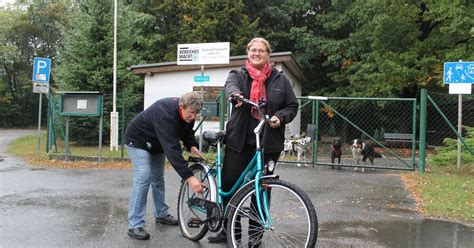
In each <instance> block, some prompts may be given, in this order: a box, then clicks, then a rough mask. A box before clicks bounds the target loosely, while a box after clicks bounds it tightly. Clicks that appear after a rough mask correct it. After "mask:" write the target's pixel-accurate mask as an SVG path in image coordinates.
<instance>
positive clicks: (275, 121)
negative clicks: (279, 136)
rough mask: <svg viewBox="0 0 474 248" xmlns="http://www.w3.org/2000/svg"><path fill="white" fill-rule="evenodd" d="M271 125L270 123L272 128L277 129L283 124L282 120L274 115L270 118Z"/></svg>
mask: <svg viewBox="0 0 474 248" xmlns="http://www.w3.org/2000/svg"><path fill="white" fill-rule="evenodd" d="M269 123H270V127H271V128H277V127H279V126H280V124H281V122H280V118H278V117H277V116H275V115H274V116H272V118H270V120H269Z"/></svg>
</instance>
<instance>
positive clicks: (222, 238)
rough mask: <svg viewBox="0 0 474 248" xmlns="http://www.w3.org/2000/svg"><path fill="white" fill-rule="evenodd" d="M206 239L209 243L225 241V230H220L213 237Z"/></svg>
mask: <svg viewBox="0 0 474 248" xmlns="http://www.w3.org/2000/svg"><path fill="white" fill-rule="evenodd" d="M207 240H209V243H224V242H227V234H226V232H225V231H221V232H219V233H218V234H217V235H216V236H214V237H208V238H207Z"/></svg>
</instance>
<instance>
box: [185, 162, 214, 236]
mask: <svg viewBox="0 0 474 248" xmlns="http://www.w3.org/2000/svg"><path fill="white" fill-rule="evenodd" d="M190 169H191V170H192V172H193V175H194V176H195V177H196V178H197V179H198V180H199V181H201V183H202V184H203V185H204V186H205V188H206V191H205V192H204V193H203V194H196V193H194V192H193V191H192V190H191V188H190V187H189V185H188V183H187V182H186V181H183V183H182V184H181V188H180V190H179V196H178V220H179V227H180V229H181V233H182V234H183V236H185V237H186V238H188V239H190V240H193V241H198V240H201V239H202V238H203V237H204V236H205V235H206V233H207V231H208V229H209V228H208V226H207V223H205V222H202V221H204V220H205V219H206V218H207V211H206V209H204V208H202V207H199V206H197V205H196V204H194V205H193V204H192V200H193V199H194V198H199V199H204V200H208V201H215V197H216V196H215V194H216V188H215V182H214V178H212V177H209V175H208V173H207V170H206V169H205V168H204V166H203V165H201V164H193V165H191V166H190Z"/></svg>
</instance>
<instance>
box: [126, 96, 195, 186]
mask: <svg viewBox="0 0 474 248" xmlns="http://www.w3.org/2000/svg"><path fill="white" fill-rule="evenodd" d="M178 106H179V98H164V99H160V100H158V101H156V102H155V103H153V104H152V105H151V106H150V107H148V108H147V109H145V110H144V111H143V112H141V113H140V114H138V115H137V116H136V117H135V118H134V119H133V120H132V121H131V122H130V124H129V125H128V127H127V130H126V132H125V142H126V143H125V144H126V145H127V146H131V147H134V148H139V149H143V150H147V151H148V152H150V153H165V154H166V157H167V158H168V160H169V161H170V163H171V165H173V168H174V169H175V170H176V172H177V173H178V174H179V175H180V176H181V178H183V179H187V178H189V177H191V176H192V175H193V174H192V172H191V171H190V170H189V169H188V162H187V161H186V160H185V159H184V158H183V155H182V149H181V144H180V142H179V141H180V140H181V141H183V144H184V146H186V148H188V150H190V149H191V147H193V146H196V147H197V146H198V144H197V142H196V140H195V138H194V130H193V126H194V121H193V122H192V123H186V122H185V121H184V120H182V119H181V117H180V115H179V108H178Z"/></svg>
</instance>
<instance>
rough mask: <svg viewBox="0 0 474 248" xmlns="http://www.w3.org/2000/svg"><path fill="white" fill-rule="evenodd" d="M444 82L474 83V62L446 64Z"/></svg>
mask: <svg viewBox="0 0 474 248" xmlns="http://www.w3.org/2000/svg"><path fill="white" fill-rule="evenodd" d="M443 82H444V83H445V84H450V83H466V84H472V83H474V61H470V62H446V63H444V70H443Z"/></svg>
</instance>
